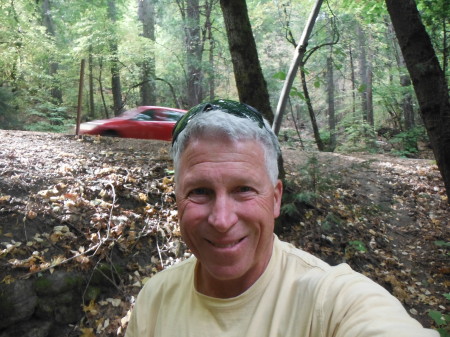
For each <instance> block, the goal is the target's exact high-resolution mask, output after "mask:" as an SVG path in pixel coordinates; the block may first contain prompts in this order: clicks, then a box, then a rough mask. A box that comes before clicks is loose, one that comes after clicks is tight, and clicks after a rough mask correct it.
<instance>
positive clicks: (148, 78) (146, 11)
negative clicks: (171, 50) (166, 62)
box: [138, 0, 156, 105]
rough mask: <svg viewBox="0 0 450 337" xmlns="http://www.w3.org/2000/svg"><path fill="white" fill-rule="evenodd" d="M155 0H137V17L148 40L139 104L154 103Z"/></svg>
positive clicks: (143, 63)
mask: <svg viewBox="0 0 450 337" xmlns="http://www.w3.org/2000/svg"><path fill="white" fill-rule="evenodd" d="M155 2H156V1H154V0H153V1H152V0H138V18H139V21H141V23H142V36H143V37H144V38H145V39H146V40H148V47H147V48H145V55H143V61H142V65H141V67H142V69H141V72H142V85H141V90H140V91H141V104H142V105H155V104H156V85H155V78H156V74H155V47H154V45H155Z"/></svg>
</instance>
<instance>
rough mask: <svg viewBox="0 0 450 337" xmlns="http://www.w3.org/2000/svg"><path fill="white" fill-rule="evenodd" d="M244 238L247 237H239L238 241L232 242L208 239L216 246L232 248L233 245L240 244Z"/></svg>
mask: <svg viewBox="0 0 450 337" xmlns="http://www.w3.org/2000/svg"><path fill="white" fill-rule="evenodd" d="M244 239H245V237H244V238H242V239H239V240H237V241H234V242H231V243H219V242H213V241H210V240H206V241H208V242H209V243H210V244H211V245H213V246H214V247H216V248H232V247H234V246H236V245H237V244H239V243H240V242H242V240H244Z"/></svg>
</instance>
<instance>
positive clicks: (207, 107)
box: [172, 99, 265, 145]
mask: <svg viewBox="0 0 450 337" xmlns="http://www.w3.org/2000/svg"><path fill="white" fill-rule="evenodd" d="M211 110H222V111H224V112H226V113H228V114H230V115H233V116H236V117H240V118H247V119H250V120H252V121H254V122H256V123H258V126H259V127H260V128H261V129H262V128H264V127H265V125H264V120H263V117H262V115H261V113H260V112H259V111H258V110H256V109H255V108H253V107H251V106H250V105H247V104H245V103H239V102H236V101H231V100H227V99H218V100H214V101H211V102H207V103H200V104H198V105H196V106H194V107H193V108H191V109H190V110H189V111H188V112H187V113H186V114H185V115H184V116H183V117H181V119H179V120H178V122H177V123H176V124H175V128H174V129H173V131H172V145H173V144H174V143H175V141H176V140H177V138H178V135H179V134H180V133H181V132H182V131H183V130H184V129H185V128H186V125H187V124H188V123H189V122H190V121H191V120H192V119H193V118H194V117H195V116H196V115H198V114H199V113H204V112H208V111H211Z"/></svg>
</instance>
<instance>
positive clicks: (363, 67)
mask: <svg viewBox="0 0 450 337" xmlns="http://www.w3.org/2000/svg"><path fill="white" fill-rule="evenodd" d="M356 28H357V34H358V45H359V81H360V94H361V113H362V117H363V119H364V120H365V121H366V122H367V121H368V115H369V114H368V109H367V107H368V105H367V102H368V97H367V89H368V81H367V54H366V36H365V34H364V31H363V30H362V27H361V25H360V24H359V23H358V24H357V26H356Z"/></svg>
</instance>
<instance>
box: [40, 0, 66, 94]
mask: <svg viewBox="0 0 450 337" xmlns="http://www.w3.org/2000/svg"><path fill="white" fill-rule="evenodd" d="M42 19H43V25H44V26H45V28H46V30H47V33H48V34H49V35H51V36H52V37H55V36H56V33H55V26H54V24H53V18H52V16H51V8H50V0H44V1H43V2H42ZM58 68H59V64H58V62H55V61H51V62H50V66H49V69H48V73H49V75H50V76H51V77H52V82H53V83H54V85H53V87H52V88H51V91H50V94H51V96H52V98H53V100H54V102H55V103H61V102H62V92H61V89H60V87H59V83H58V81H57V80H56V79H55V75H56V74H57V73H58Z"/></svg>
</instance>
